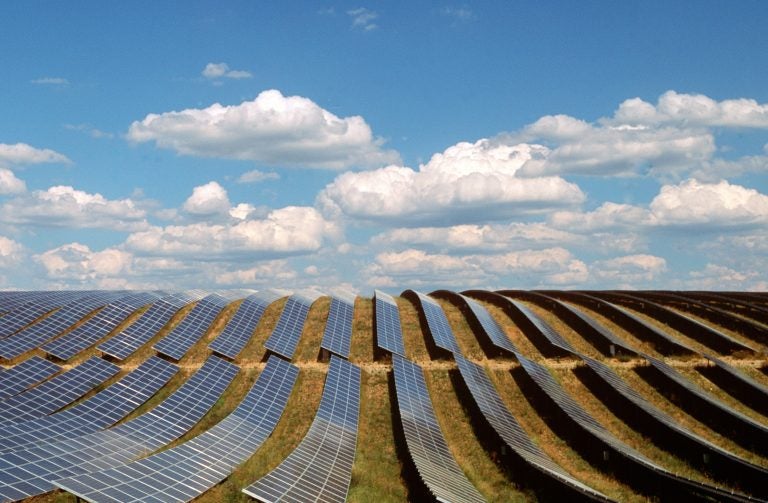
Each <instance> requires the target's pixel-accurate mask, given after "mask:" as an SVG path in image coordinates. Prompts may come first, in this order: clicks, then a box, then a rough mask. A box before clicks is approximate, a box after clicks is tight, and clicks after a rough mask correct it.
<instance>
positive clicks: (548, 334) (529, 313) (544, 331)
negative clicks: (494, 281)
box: [508, 299, 574, 353]
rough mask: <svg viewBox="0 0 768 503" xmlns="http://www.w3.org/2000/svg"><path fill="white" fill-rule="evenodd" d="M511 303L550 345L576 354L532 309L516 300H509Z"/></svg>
mask: <svg viewBox="0 0 768 503" xmlns="http://www.w3.org/2000/svg"><path fill="white" fill-rule="evenodd" d="M508 300H509V303H510V304H512V305H513V306H514V307H515V309H517V310H518V311H520V313H522V315H523V316H525V318H526V319H527V320H528V321H529V322H531V324H533V326H534V327H536V330H538V331H539V333H540V334H541V335H543V336H544V338H546V339H547V341H549V343H550V344H552V345H553V346H556V347H558V348H560V349H564V350H566V351H568V352H571V353H572V352H574V349H573V346H571V344H570V343H569V342H568V341H566V340H565V339H564V338H563V336H562V335H560V333H559V332H558V331H557V330H555V329H554V328H552V327H551V326H550V325H549V323H547V322H546V321H544V320H542V319H541V317H540V316H539V315H538V314H536V313H535V312H533V310H532V309H530V308H529V307H528V306H526V305H525V304H523V303H522V302H520V301H517V300H514V299H508Z"/></svg>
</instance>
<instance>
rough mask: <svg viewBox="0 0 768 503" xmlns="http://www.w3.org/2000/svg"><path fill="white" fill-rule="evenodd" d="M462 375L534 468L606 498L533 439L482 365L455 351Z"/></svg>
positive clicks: (503, 436) (502, 432)
mask: <svg viewBox="0 0 768 503" xmlns="http://www.w3.org/2000/svg"><path fill="white" fill-rule="evenodd" d="M454 357H455V358H456V363H457V364H458V366H459V372H460V373H461V377H462V379H463V380H464V382H465V383H466V385H467V388H469V391H470V394H471V396H472V399H473V400H474V401H475V403H476V404H477V406H478V408H479V409H480V411H481V412H482V414H483V416H484V417H485V418H486V420H487V421H488V423H489V424H490V425H491V427H492V428H493V429H494V430H495V431H496V433H497V434H498V435H499V436H500V437H501V439H502V440H503V441H504V442H505V443H506V444H507V445H508V446H509V447H510V449H512V450H513V451H514V452H515V453H517V455H518V456H520V457H521V458H523V459H524V460H525V461H526V462H527V463H529V464H530V465H532V466H533V467H534V468H536V469H538V470H540V471H542V472H543V473H544V474H546V475H548V476H550V477H553V478H555V479H557V480H558V481H560V482H561V483H563V484H565V485H567V486H569V487H572V488H573V489H575V490H576V491H578V492H582V493H587V494H590V495H593V496H597V497H598V498H603V499H607V498H606V496H605V495H603V494H601V493H600V492H599V491H596V490H594V489H592V488H591V487H589V486H587V485H585V484H583V483H581V482H580V481H579V480H578V479H575V478H574V477H572V476H571V475H570V474H569V473H568V472H566V471H565V470H564V469H563V468H562V467H561V466H560V465H558V464H557V463H555V462H554V461H553V460H552V459H551V458H550V457H549V456H547V455H546V454H545V453H544V451H542V450H541V449H540V448H539V446H538V445H537V444H536V443H534V442H533V440H531V437H530V436H529V435H528V433H527V432H526V431H525V430H524V429H523V428H522V427H521V426H520V423H518V422H517V419H515V417H514V416H513V415H512V413H511V412H510V411H509V409H508V408H507V406H506V405H504V402H503V401H502V399H501V397H500V396H499V394H498V392H497V391H496V388H495V387H494V385H493V383H492V382H491V380H490V378H489V377H488V375H487V374H486V373H485V371H484V370H483V368H482V367H481V366H479V365H477V364H476V363H473V362H470V361H469V360H466V359H465V358H463V357H462V356H461V355H458V354H456V355H454Z"/></svg>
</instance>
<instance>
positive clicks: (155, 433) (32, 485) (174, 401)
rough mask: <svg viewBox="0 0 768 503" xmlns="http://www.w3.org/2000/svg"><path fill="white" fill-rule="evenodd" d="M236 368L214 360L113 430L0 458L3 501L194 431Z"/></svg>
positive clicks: (117, 462)
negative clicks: (135, 416)
mask: <svg viewBox="0 0 768 503" xmlns="http://www.w3.org/2000/svg"><path fill="white" fill-rule="evenodd" d="M237 371H238V368H237V366H235V365H233V364H231V363H229V362H227V361H225V360H222V359H221V358H218V357H215V356H211V357H210V358H208V360H207V361H206V362H205V364H204V365H203V366H202V367H201V368H200V370H198V371H197V372H195V374H194V375H193V376H192V377H190V378H189V379H188V380H187V381H186V382H185V383H184V384H183V385H182V386H181V387H180V388H179V389H178V390H176V391H175V392H174V393H173V394H172V395H170V396H169V397H168V398H166V399H165V400H164V401H163V402H162V403H161V404H160V405H158V406H157V407H155V408H154V409H152V410H150V411H149V412H146V413H144V414H142V415H141V416H139V417H137V418H135V419H132V420H130V421H128V422H126V423H123V424H121V425H118V426H115V427H113V428H110V429H107V430H103V431H99V432H94V433H89V434H88V435H83V436H81V437H77V438H73V439H69V440H63V441H61V442H54V443H48V444H45V445H40V446H36V447H31V448H27V449H22V450H18V451H13V452H8V453H3V454H0V501H2V500H5V499H7V500H11V501H16V500H19V499H23V498H28V497H30V496H35V495H38V494H44V493H46V492H49V491H52V490H53V489H55V486H54V485H53V481H54V480H58V479H62V478H65V477H73V476H75V475H81V474H84V473H91V472H95V471H100V470H104V469H107V468H114V467H116V466H120V465H124V464H126V463H129V462H131V461H134V460H136V459H138V458H141V457H144V456H146V455H147V454H150V453H152V452H154V451H155V450H157V449H159V448H160V447H162V446H164V445H166V444H168V443H170V442H172V441H173V440H175V439H177V438H179V437H180V436H181V435H183V434H184V433H186V432H187V431H189V429H190V428H192V427H193V426H194V425H195V424H196V423H197V422H198V421H200V419H202V417H203V416H204V415H205V414H206V413H207V412H208V411H209V410H210V408H211V407H213V405H214V404H215V403H216V401H217V400H218V399H219V398H220V397H221V395H222V393H224V390H225V389H226V388H227V386H229V384H230V382H232V379H233V378H234V377H235V374H237Z"/></svg>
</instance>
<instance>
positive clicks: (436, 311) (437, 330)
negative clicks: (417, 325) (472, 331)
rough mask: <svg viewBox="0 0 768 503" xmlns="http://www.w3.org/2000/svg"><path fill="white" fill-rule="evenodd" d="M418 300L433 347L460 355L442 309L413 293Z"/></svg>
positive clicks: (425, 297)
mask: <svg viewBox="0 0 768 503" xmlns="http://www.w3.org/2000/svg"><path fill="white" fill-rule="evenodd" d="M413 293H415V294H416V297H417V298H418V299H419V304H420V305H421V309H422V311H423V312H424V316H425V317H426V319H427V325H428V326H429V333H430V334H431V335H432V340H433V341H434V343H435V345H436V346H437V347H439V348H442V349H444V350H446V351H449V352H451V353H457V354H460V353H461V349H459V344H458V343H457V342H456V337H455V336H454V335H453V330H451V325H450V324H449V323H448V318H446V316H445V312H444V311H443V308H442V307H440V304H438V303H437V301H436V300H435V299H433V298H431V297H428V296H426V295H424V294H423V293H420V292H413Z"/></svg>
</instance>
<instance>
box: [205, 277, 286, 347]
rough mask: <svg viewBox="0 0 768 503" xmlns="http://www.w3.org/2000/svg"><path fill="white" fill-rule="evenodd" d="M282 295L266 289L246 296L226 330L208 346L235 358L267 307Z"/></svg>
mask: <svg viewBox="0 0 768 503" xmlns="http://www.w3.org/2000/svg"><path fill="white" fill-rule="evenodd" d="M282 296H283V295H282V294H281V293H279V292H276V291H273V290H266V291H264V292H257V293H254V294H251V295H249V296H248V297H246V298H245V300H244V301H243V303H242V304H240V307H239V308H238V309H237V312H236V313H235V314H234V315H233V316H232V319H231V320H229V323H227V326H226V327H224V330H222V332H221V333H220V334H219V335H218V337H216V338H215V339H214V340H213V342H211V343H210V344H209V345H208V347H209V348H211V350H213V351H214V352H216V353H218V354H220V355H223V356H226V357H228V358H235V357H236V356H237V355H238V354H239V353H240V351H242V350H243V348H244V347H245V345H246V344H247V343H248V341H249V340H250V338H251V336H252V335H253V331H254V330H256V325H258V324H259V321H260V320H261V317H262V316H263V315H264V311H265V310H266V309H267V307H269V305H270V304H271V303H272V302H274V301H276V300H277V299H279V298H281V297H282Z"/></svg>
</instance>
